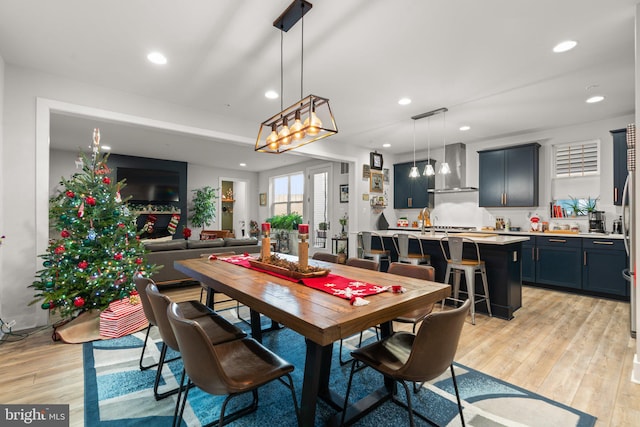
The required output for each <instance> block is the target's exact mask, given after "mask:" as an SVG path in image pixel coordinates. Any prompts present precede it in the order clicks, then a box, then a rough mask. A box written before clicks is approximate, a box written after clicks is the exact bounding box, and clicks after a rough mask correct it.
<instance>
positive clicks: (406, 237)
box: [391, 233, 431, 265]
mask: <svg viewBox="0 0 640 427" xmlns="http://www.w3.org/2000/svg"><path fill="white" fill-rule="evenodd" d="M391 240H392V241H393V246H395V247H396V252H397V253H398V262H401V263H403V264H413V265H420V264H427V265H431V256H429V255H428V254H425V253H424V249H423V247H422V240H420V239H419V238H418V236H416V235H415V234H406V233H402V234H398V233H396V234H394V235H393V236H392V237H391ZM411 240H415V241H416V242H418V247H419V248H420V253H417V252H409V242H410V241H411Z"/></svg>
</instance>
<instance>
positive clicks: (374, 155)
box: [369, 151, 384, 170]
mask: <svg viewBox="0 0 640 427" xmlns="http://www.w3.org/2000/svg"><path fill="white" fill-rule="evenodd" d="M369 158H370V160H369V164H370V165H371V169H377V170H382V164H383V163H384V160H383V159H382V154H380V153H378V152H377V151H373V152H371V153H369Z"/></svg>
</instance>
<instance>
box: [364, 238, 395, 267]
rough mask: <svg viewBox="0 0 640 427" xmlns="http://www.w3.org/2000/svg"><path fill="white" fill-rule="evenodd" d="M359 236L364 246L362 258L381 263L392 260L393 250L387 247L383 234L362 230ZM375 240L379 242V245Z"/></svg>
mask: <svg viewBox="0 0 640 427" xmlns="http://www.w3.org/2000/svg"><path fill="white" fill-rule="evenodd" d="M358 237H359V239H360V246H361V247H362V258H364V259H372V260H374V261H376V262H377V263H379V264H381V263H382V262H383V261H385V262H387V263H390V262H391V251H390V250H388V249H385V246H384V239H383V238H382V235H381V234H379V233H376V232H374V231H362V232H360V233H358ZM374 242H377V245H375V243H374ZM374 245H375V248H374Z"/></svg>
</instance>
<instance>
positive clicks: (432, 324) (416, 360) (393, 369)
mask: <svg viewBox="0 0 640 427" xmlns="http://www.w3.org/2000/svg"><path fill="white" fill-rule="evenodd" d="M470 306H471V301H469V300H466V301H465V303H464V304H463V305H462V306H460V307H459V308H456V309H452V310H446V311H439V312H436V313H431V314H429V315H428V316H427V317H426V318H425V319H424V320H423V321H422V325H421V326H420V329H418V332H417V333H416V334H412V333H410V332H395V333H394V334H392V335H391V336H390V337H388V338H385V339H383V340H381V341H376V342H374V343H372V344H369V345H367V346H365V347H361V348H357V349H355V350H354V351H352V352H351V356H352V357H353V363H352V365H351V374H350V375H349V382H348V383H347V392H346V394H345V400H344V407H343V410H342V418H341V425H344V421H345V415H346V409H347V406H348V403H349V393H350V392H351V384H352V382H353V375H354V374H355V373H356V372H358V371H360V370H362V369H365V368H367V367H370V368H373V369H375V370H376V371H378V372H380V373H381V374H382V375H384V376H385V377H386V378H390V379H393V380H394V381H396V382H399V383H400V384H402V386H403V387H404V390H405V393H406V396H407V403H406V404H405V403H404V402H401V401H399V400H398V399H397V398H396V397H395V395H394V394H393V392H390V398H391V400H392V401H393V402H394V403H396V404H398V405H400V406H403V407H405V408H406V409H407V410H408V412H409V422H410V425H411V426H412V427H413V426H414V425H415V421H414V414H415V415H417V416H418V417H420V418H422V419H424V420H425V421H427V422H429V423H430V424H432V425H435V424H434V423H433V422H432V421H430V420H428V419H427V418H426V417H425V416H424V415H422V414H420V413H418V412H416V411H415V410H414V409H413V405H412V403H411V392H410V391H409V386H408V385H407V382H414V383H415V382H419V383H424V382H425V381H430V380H432V379H434V378H437V377H438V376H440V375H441V374H442V373H444V372H445V371H446V370H447V368H449V369H450V371H451V379H452V380H453V388H454V390H455V393H456V398H457V400H458V412H459V414H460V420H461V422H462V425H463V426H464V425H465V423H464V415H463V413H462V402H461V401H460V393H459V391H458V382H457V381H456V374H455V372H454V369H453V359H454V358H455V355H456V351H457V348H458V342H459V341H460V335H461V333H462V327H463V325H464V320H465V317H466V316H467V313H468V312H469V307H470ZM359 363H360V366H358V364H359Z"/></svg>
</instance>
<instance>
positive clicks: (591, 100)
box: [586, 95, 604, 104]
mask: <svg viewBox="0 0 640 427" xmlns="http://www.w3.org/2000/svg"><path fill="white" fill-rule="evenodd" d="M600 101H604V96H602V95H595V96H592V97H591V98H588V99H587V101H586V102H587V104H595V103H596V102H600Z"/></svg>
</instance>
